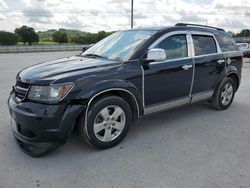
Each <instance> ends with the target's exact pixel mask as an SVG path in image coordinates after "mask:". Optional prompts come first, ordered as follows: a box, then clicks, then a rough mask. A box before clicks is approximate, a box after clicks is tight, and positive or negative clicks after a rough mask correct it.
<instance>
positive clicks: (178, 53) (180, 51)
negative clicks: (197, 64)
mask: <svg viewBox="0 0 250 188" xmlns="http://www.w3.org/2000/svg"><path fill="white" fill-rule="evenodd" d="M155 48H162V49H164V50H165V51H166V55H167V59H179V58H184V57H188V47H187V38H186V35H173V36H170V37H168V38H166V39H164V40H163V41H161V42H160V43H159V44H158V45H157V46H156V47H155Z"/></svg>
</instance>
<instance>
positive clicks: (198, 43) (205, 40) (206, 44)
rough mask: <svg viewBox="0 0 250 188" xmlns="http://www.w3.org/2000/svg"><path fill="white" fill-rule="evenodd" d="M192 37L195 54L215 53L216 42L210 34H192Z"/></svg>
mask: <svg viewBox="0 0 250 188" xmlns="http://www.w3.org/2000/svg"><path fill="white" fill-rule="evenodd" d="M192 38H193V41H194V51H195V55H196V56H198V55H206V54H213V53H217V47H216V42H215V40H214V38H213V37H212V36H207V35H192Z"/></svg>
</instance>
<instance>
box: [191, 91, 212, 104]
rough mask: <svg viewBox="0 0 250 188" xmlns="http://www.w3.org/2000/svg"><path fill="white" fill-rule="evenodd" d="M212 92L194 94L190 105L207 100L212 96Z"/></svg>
mask: <svg viewBox="0 0 250 188" xmlns="http://www.w3.org/2000/svg"><path fill="white" fill-rule="evenodd" d="M213 93H214V91H213V90H209V91H205V92H201V93H196V94H194V95H193V96H192V99H191V103H193V102H198V101H202V100H205V99H209V98H211V97H212V96H213Z"/></svg>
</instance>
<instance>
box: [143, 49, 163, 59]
mask: <svg viewBox="0 0 250 188" xmlns="http://www.w3.org/2000/svg"><path fill="white" fill-rule="evenodd" d="M166 59H167V55H166V52H165V50H163V49H161V48H154V49H150V50H148V53H147V59H146V60H147V61H151V62H152V61H164V60H166Z"/></svg>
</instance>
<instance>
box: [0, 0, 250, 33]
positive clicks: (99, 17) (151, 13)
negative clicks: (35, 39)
mask: <svg viewBox="0 0 250 188" xmlns="http://www.w3.org/2000/svg"><path fill="white" fill-rule="evenodd" d="M6 2H8V3H6ZM10 2H12V3H10ZM13 4H15V5H16V6H17V5H20V6H18V7H20V9H22V10H31V11H25V12H9V13H0V29H6V30H10V31H13V30H14V29H15V27H19V26H20V25H29V26H31V27H34V28H35V29H36V30H48V29H52V28H56V29H57V28H72V29H80V30H84V31H90V32H97V31H100V30H107V31H111V30H122V29H128V28H130V1H128V0H102V1H93V0H53V1H52V0H8V1H4V0H0V8H1V9H15V8H13V7H12V5H13ZM249 8H250V1H249V0H237V1H235V0H135V1H134V26H135V27H143V26H169V25H174V24H175V23H177V22H191V23H197V24H205V23H206V22H207V23H208V24H209V25H212V26H217V27H224V28H225V29H227V30H232V31H235V32H236V31H239V30H241V29H243V28H247V27H248V23H249V22H250V17H249V15H250V12H249V11H248V10H249Z"/></svg>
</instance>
